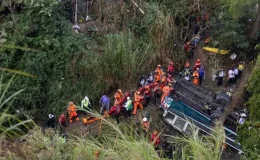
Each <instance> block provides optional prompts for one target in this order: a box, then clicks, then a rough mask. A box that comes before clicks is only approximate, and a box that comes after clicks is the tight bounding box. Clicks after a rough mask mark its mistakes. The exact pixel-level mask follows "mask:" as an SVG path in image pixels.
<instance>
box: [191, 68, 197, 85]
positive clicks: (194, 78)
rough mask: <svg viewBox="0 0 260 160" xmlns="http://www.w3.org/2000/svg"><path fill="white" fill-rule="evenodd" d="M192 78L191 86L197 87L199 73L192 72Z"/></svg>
mask: <svg viewBox="0 0 260 160" xmlns="http://www.w3.org/2000/svg"><path fill="white" fill-rule="evenodd" d="M192 76H193V84H194V85H196V86H197V85H199V72H198V71H194V72H193V75H192Z"/></svg>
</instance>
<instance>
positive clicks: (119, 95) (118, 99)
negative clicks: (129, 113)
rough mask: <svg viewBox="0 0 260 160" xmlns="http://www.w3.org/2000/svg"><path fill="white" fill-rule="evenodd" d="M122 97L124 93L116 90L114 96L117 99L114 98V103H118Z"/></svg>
mask: <svg viewBox="0 0 260 160" xmlns="http://www.w3.org/2000/svg"><path fill="white" fill-rule="evenodd" d="M121 97H122V95H121V94H120V93H119V92H116V93H115V96H114V98H115V100H114V105H116V104H117V103H118V102H119V101H120V99H121Z"/></svg>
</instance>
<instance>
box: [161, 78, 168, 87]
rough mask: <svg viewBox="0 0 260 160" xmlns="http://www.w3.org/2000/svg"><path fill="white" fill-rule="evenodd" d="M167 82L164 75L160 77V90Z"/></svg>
mask: <svg viewBox="0 0 260 160" xmlns="http://www.w3.org/2000/svg"><path fill="white" fill-rule="evenodd" d="M166 82H167V77H166V76H165V75H162V83H161V86H160V88H161V89H163V87H164V86H165V85H166Z"/></svg>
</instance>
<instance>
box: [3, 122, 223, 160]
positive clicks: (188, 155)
mask: <svg viewBox="0 0 260 160" xmlns="http://www.w3.org/2000/svg"><path fill="white" fill-rule="evenodd" d="M133 128H134V127H133V126H131V127H130V126H127V125H121V126H118V125H116V124H115V123H114V122H113V121H110V120H104V121H103V122H102V132H101V134H98V133H96V134H94V135H90V134H86V135H85V136H83V137H77V136H73V135H70V136H69V138H68V139H67V141H66V143H65V140H64V139H63V138H61V137H60V136H59V135H58V134H57V133H56V132H55V131H54V130H52V129H46V130H45V132H46V133H45V134H43V133H42V131H41V129H40V128H39V127H35V128H34V129H33V130H31V131H30V132H29V133H28V134H27V135H25V136H23V137H21V138H20V140H21V141H24V143H22V144H20V145H19V152H18V153H19V155H17V154H14V153H9V154H8V155H6V158H7V157H8V158H9V159H40V160H44V159H79V160H81V159H82V160H83V159H95V152H97V151H98V152H99V153H100V155H99V159H104V160H106V159H115V160H120V159H127V160H136V159H155V160H159V159H164V158H162V157H159V155H163V154H164V153H163V151H162V150H158V151H155V150H154V147H153V144H152V143H151V142H149V137H146V136H145V135H143V134H142V132H141V134H138V133H137V132H136V131H137V130H133ZM159 136H161V135H159ZM169 139H170V140H169V141H171V142H172V143H175V144H178V145H176V148H180V147H182V148H181V149H178V150H176V152H175V155H174V157H175V159H202V160H207V159H210V158H212V159H220V155H221V152H222V146H223V140H224V132H223V128H221V127H220V128H218V129H217V132H216V133H215V134H213V135H212V136H207V137H206V136H203V137H202V138H201V137H200V136H198V132H194V133H193V135H192V136H191V137H190V138H189V137H169ZM209 150H210V151H211V152H209ZM157 153H160V154H159V155H158V154H157Z"/></svg>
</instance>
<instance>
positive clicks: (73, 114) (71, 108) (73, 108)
mask: <svg viewBox="0 0 260 160" xmlns="http://www.w3.org/2000/svg"><path fill="white" fill-rule="evenodd" d="M68 114H69V118H70V123H72V122H73V119H74V118H75V119H76V121H78V120H79V118H78V114H77V111H76V106H75V104H74V103H73V102H69V108H68Z"/></svg>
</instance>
